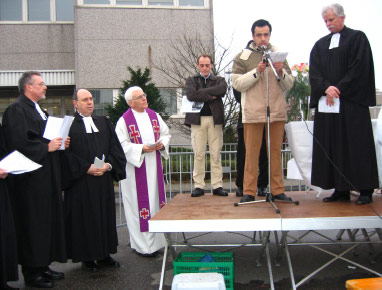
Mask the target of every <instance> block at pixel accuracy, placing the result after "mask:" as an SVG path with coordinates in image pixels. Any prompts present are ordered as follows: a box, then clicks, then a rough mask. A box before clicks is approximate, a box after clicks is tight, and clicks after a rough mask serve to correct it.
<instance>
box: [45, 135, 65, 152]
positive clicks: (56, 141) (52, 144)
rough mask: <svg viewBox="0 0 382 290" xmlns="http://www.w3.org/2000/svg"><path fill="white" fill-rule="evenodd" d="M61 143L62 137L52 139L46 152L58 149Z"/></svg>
mask: <svg viewBox="0 0 382 290" xmlns="http://www.w3.org/2000/svg"><path fill="white" fill-rule="evenodd" d="M61 144H62V137H57V138H54V139H52V140H51V141H50V142H49V144H48V152H54V151H56V150H58V149H60V147H61Z"/></svg>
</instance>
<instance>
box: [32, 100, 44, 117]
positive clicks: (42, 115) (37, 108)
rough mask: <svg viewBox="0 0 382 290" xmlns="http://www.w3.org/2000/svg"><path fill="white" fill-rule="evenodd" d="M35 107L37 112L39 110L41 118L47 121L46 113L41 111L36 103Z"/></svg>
mask: <svg viewBox="0 0 382 290" xmlns="http://www.w3.org/2000/svg"><path fill="white" fill-rule="evenodd" d="M34 106H35V107H36V110H37V112H38V113H39V114H40V116H41V118H42V119H43V120H46V115H45V113H44V112H43V111H42V110H41V108H40V106H39V104H37V103H34Z"/></svg>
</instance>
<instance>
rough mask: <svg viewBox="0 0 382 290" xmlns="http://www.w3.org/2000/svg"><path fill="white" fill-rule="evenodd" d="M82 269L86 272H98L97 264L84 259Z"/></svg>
mask: <svg viewBox="0 0 382 290" xmlns="http://www.w3.org/2000/svg"><path fill="white" fill-rule="evenodd" d="M82 269H83V270H85V271H88V272H98V269H99V266H98V265H97V264H96V263H95V262H94V261H84V262H82Z"/></svg>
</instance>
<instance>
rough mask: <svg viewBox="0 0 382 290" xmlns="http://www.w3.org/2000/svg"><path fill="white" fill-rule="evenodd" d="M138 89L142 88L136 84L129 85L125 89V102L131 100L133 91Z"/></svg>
mask: <svg viewBox="0 0 382 290" xmlns="http://www.w3.org/2000/svg"><path fill="white" fill-rule="evenodd" d="M138 90H141V91H142V89H141V88H140V87H138V86H134V87H130V88H128V89H127V90H126V92H125V100H126V103H128V102H129V101H132V100H133V92H135V91H138Z"/></svg>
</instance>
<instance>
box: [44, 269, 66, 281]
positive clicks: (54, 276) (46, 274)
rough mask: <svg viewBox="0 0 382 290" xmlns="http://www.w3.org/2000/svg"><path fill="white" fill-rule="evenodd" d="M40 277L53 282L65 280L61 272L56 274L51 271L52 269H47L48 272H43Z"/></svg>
mask: <svg viewBox="0 0 382 290" xmlns="http://www.w3.org/2000/svg"><path fill="white" fill-rule="evenodd" d="M41 276H42V277H44V278H47V279H49V280H51V281H53V280H60V279H64V278H65V274H64V273H62V272H56V271H53V270H52V269H50V268H48V270H46V271H44V272H42V273H41Z"/></svg>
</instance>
